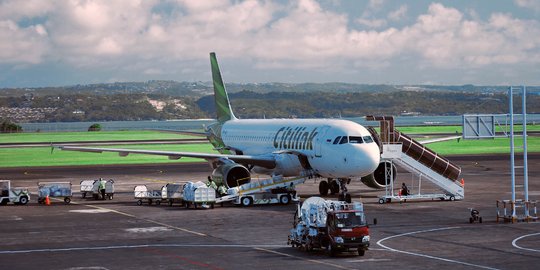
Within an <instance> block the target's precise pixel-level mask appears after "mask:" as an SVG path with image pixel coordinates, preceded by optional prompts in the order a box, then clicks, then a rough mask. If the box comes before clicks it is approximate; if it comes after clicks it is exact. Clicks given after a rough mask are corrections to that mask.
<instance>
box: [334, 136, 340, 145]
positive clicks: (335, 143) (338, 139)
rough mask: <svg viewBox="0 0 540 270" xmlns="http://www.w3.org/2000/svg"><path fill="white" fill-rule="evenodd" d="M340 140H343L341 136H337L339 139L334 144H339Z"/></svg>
mask: <svg viewBox="0 0 540 270" xmlns="http://www.w3.org/2000/svg"><path fill="white" fill-rule="evenodd" d="M340 139H341V136H337V138H336V139H335V140H334V144H338V142H339V140H340Z"/></svg>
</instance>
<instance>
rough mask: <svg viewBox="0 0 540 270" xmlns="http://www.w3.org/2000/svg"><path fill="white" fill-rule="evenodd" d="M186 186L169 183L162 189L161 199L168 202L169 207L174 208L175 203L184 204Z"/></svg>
mask: <svg viewBox="0 0 540 270" xmlns="http://www.w3.org/2000/svg"><path fill="white" fill-rule="evenodd" d="M183 195H184V185H183V184H173V183H169V184H167V185H165V186H163V187H162V188H161V199H162V200H163V201H166V202H167V203H168V204H169V206H172V205H173V204H174V203H180V205H182V204H183V203H184V200H183Z"/></svg>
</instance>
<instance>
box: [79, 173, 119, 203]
mask: <svg viewBox="0 0 540 270" xmlns="http://www.w3.org/2000/svg"><path fill="white" fill-rule="evenodd" d="M100 182H105V198H108V199H109V200H112V199H113V197H114V180H112V179H109V180H103V179H101V178H100V179H97V180H83V181H81V196H82V198H83V199H84V198H87V197H90V196H91V197H92V198H94V199H95V200H97V199H99V198H100V196H101V193H100V191H99V184H100ZM105 198H101V199H102V200H104V199H105Z"/></svg>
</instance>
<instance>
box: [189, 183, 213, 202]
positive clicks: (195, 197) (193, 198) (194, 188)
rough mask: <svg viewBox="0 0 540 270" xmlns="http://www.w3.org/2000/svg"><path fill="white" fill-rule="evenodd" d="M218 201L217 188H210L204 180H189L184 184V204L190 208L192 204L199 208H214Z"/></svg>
mask: <svg viewBox="0 0 540 270" xmlns="http://www.w3.org/2000/svg"><path fill="white" fill-rule="evenodd" d="M215 203H216V190H215V189H213V188H209V187H207V186H206V184H204V183H203V182H200V181H199V182H196V183H193V182H187V183H186V184H185V185H184V205H185V206H186V208H189V206H190V205H193V207H195V208H197V207H198V206H201V207H203V208H208V207H210V208H214V204H215Z"/></svg>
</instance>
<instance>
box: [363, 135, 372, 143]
mask: <svg viewBox="0 0 540 270" xmlns="http://www.w3.org/2000/svg"><path fill="white" fill-rule="evenodd" d="M364 142H366V143H372V142H373V138H371V136H364Z"/></svg>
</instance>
